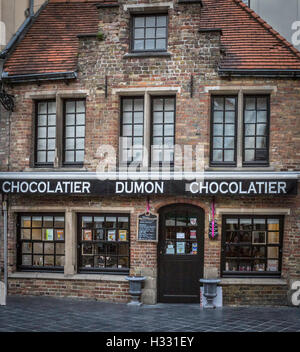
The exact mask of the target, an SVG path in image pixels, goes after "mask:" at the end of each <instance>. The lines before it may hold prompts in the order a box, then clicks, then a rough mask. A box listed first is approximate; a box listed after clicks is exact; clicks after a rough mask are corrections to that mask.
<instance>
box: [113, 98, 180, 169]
mask: <svg viewBox="0 0 300 352" xmlns="http://www.w3.org/2000/svg"><path fill="white" fill-rule="evenodd" d="M145 99H147V101H148V102H147V103H146V104H145ZM148 103H149V106H150V105H151V109H146V111H145V108H144V106H145V105H146V106H148ZM148 110H149V111H148ZM175 119H176V98H175V96H174V95H166V96H158V95H157V96H156V95H149V96H148V95H145V96H138V97H122V98H121V128H120V136H121V137H122V139H121V145H120V158H121V164H122V165H123V166H126V165H127V166H129V165H130V164H131V163H133V162H134V164H133V165H136V167H137V168H139V167H140V166H143V167H145V166H146V165H148V166H149V164H150V165H151V166H154V167H159V166H166V167H168V166H169V165H170V166H173V165H174V146H175ZM146 126H147V127H148V126H149V128H145V127H146ZM143 148H144V149H146V150H147V151H148V152H149V157H148V158H147V160H145V159H146V158H145V155H144V152H143Z"/></svg>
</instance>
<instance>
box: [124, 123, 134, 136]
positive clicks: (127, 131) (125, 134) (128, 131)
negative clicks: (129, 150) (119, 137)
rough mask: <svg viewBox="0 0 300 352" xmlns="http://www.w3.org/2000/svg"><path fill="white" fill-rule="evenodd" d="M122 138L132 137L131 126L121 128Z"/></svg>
mask: <svg viewBox="0 0 300 352" xmlns="http://www.w3.org/2000/svg"><path fill="white" fill-rule="evenodd" d="M123 136H124V137H128V136H132V125H124V126H123Z"/></svg>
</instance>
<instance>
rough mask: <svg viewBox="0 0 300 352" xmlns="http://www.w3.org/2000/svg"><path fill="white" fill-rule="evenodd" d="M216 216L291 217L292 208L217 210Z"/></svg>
mask: <svg viewBox="0 0 300 352" xmlns="http://www.w3.org/2000/svg"><path fill="white" fill-rule="evenodd" d="M216 214H217V215H218V214H234V215H236V214H249V215H274V214H275V215H290V214H291V209H290V208H249V207H247V208H217V209H216Z"/></svg>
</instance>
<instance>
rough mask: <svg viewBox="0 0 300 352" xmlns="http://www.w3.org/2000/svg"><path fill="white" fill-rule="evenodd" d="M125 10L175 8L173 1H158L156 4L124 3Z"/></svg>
mask: <svg viewBox="0 0 300 352" xmlns="http://www.w3.org/2000/svg"><path fill="white" fill-rule="evenodd" d="M123 8H124V11H128V10H129V11H145V10H147V9H150V10H151V9H153V8H154V9H156V8H158V9H162V10H163V9H168V8H170V9H173V8H174V4H173V2H158V3H156V4H132V5H124V6H123Z"/></svg>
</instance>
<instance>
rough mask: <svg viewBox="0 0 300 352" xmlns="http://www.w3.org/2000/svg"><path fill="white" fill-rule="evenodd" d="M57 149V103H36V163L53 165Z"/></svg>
mask: <svg viewBox="0 0 300 352" xmlns="http://www.w3.org/2000/svg"><path fill="white" fill-rule="evenodd" d="M55 148H56V103H55V101H42V102H37V103H36V163H37V165H45V166H47V165H51V164H53V162H54V158H55Z"/></svg>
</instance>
